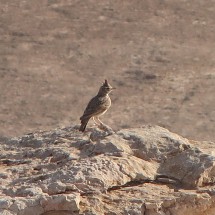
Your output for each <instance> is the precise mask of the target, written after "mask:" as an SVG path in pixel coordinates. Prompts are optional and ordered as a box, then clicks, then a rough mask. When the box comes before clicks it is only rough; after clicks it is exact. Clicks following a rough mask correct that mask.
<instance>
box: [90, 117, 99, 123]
mask: <svg viewBox="0 0 215 215" xmlns="http://www.w3.org/2000/svg"><path fill="white" fill-rule="evenodd" d="M92 118H93V121H94V122H95V124H96V125H99V123H98V122H97V121H96V117H92Z"/></svg>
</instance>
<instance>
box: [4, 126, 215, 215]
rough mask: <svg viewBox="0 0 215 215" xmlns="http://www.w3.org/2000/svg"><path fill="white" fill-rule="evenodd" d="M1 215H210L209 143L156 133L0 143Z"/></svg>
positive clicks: (43, 135)
mask: <svg viewBox="0 0 215 215" xmlns="http://www.w3.org/2000/svg"><path fill="white" fill-rule="evenodd" d="M0 147H1V155H0V168H1V169H0V183H1V187H0V192H1V197H0V214H18V215H29V214H31V215H42V214H43V215H56V214H59V215H67V214H68V215H69V214H109V215H110V214H135V215H136V214H144V215H172V214H174V215H184V214H188V215H203V214H207V215H214V214H215V156H214V151H215V144H214V143H211V142H202V143H200V142H197V141H196V142H195V141H189V140H187V139H185V138H183V137H180V136H179V135H177V134H174V133H171V132H170V131H168V130H166V129H164V128H161V127H159V126H145V127H142V128H134V129H124V130H120V131H118V132H116V133H115V132H112V133H108V132H105V131H100V130H98V129H95V128H89V129H88V131H87V132H85V133H80V132H79V131H78V130H77V127H76V126H75V127H66V128H62V129H56V130H54V131H50V132H36V133H31V134H28V135H25V136H23V137H18V138H12V139H5V138H4V139H3V138H2V140H1V145H0Z"/></svg>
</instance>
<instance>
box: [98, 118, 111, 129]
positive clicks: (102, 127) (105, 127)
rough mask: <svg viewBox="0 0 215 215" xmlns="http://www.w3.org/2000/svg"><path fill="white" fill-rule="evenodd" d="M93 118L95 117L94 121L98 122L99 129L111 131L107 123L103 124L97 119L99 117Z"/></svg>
mask: <svg viewBox="0 0 215 215" xmlns="http://www.w3.org/2000/svg"><path fill="white" fill-rule="evenodd" d="M95 119H96V121H97V122H98V123H99V128H100V129H102V130H106V131H112V128H111V127H109V126H107V125H105V124H104V123H103V122H102V121H101V120H100V119H99V117H96V118H95Z"/></svg>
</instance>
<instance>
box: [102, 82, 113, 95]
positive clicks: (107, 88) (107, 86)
mask: <svg viewBox="0 0 215 215" xmlns="http://www.w3.org/2000/svg"><path fill="white" fill-rule="evenodd" d="M114 89H116V88H114V87H112V86H111V85H110V84H109V83H108V81H107V80H105V81H104V83H102V86H101V87H100V89H99V92H100V93H102V94H109V93H110V92H111V91H112V90H114Z"/></svg>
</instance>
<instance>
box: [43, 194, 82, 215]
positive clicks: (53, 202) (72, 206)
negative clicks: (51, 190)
mask: <svg viewBox="0 0 215 215" xmlns="http://www.w3.org/2000/svg"><path fill="white" fill-rule="evenodd" d="M79 203H80V195H79V194H68V195H64V194H60V195H54V196H47V197H45V198H43V199H42V200H40V204H41V206H42V207H43V208H44V210H45V211H54V210H65V211H71V212H74V211H79V210H80V208H79Z"/></svg>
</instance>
